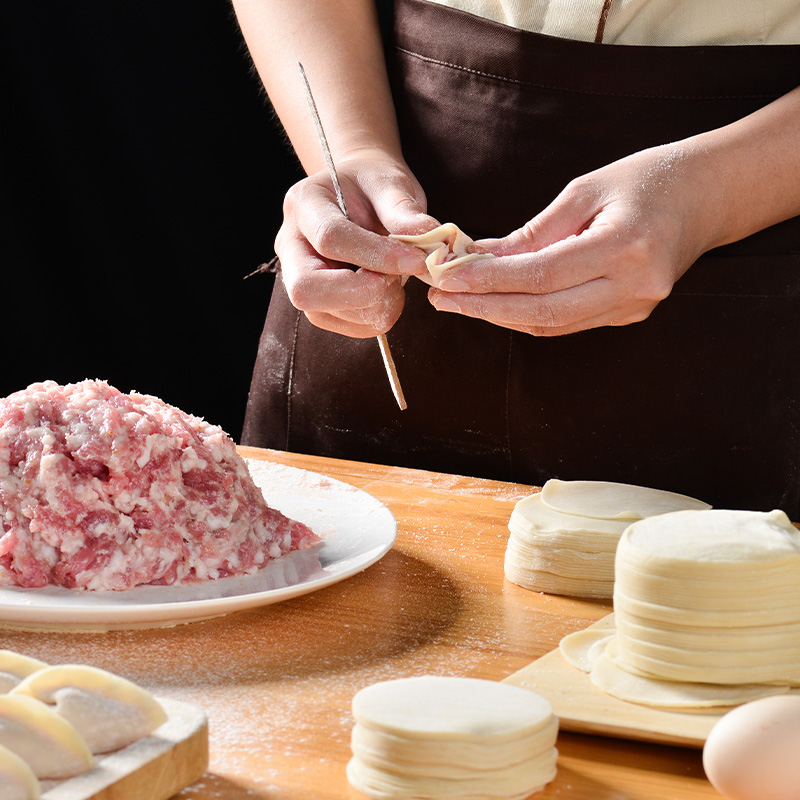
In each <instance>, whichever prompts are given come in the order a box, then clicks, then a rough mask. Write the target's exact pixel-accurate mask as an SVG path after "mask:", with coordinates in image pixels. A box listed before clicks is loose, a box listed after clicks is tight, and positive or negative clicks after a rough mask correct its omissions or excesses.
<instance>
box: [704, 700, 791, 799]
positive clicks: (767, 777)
mask: <svg viewBox="0 0 800 800" xmlns="http://www.w3.org/2000/svg"><path fill="white" fill-rule="evenodd" d="M703 767H704V768H705V771H706V775H707V776H708V779H709V781H711V785H712V786H713V787H714V788H715V789H716V790H717V791H718V792H719V793H720V794H722V795H724V796H725V797H727V798H728V799H729V800H800V695H777V696H774V697H765V698H763V699H761V700H754V701H752V702H751V703H745V704H744V705H742V706H739V707H738V708H734V709H733V710H732V711H729V712H728V713H727V714H725V716H723V717H722V719H720V721H719V722H718V723H717V724H716V725H715V726H714V728H713V729H712V731H711V733H710V734H709V736H708V739H707V740H706V744H705V747H704V748H703Z"/></svg>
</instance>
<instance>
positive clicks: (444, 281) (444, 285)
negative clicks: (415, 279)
mask: <svg viewBox="0 0 800 800" xmlns="http://www.w3.org/2000/svg"><path fill="white" fill-rule="evenodd" d="M439 288H440V289H441V290H442V291H444V292H468V291H469V286H467V284H466V283H464V281H462V280H461V279H460V278H447V277H444V278H441V279H440V280H439Z"/></svg>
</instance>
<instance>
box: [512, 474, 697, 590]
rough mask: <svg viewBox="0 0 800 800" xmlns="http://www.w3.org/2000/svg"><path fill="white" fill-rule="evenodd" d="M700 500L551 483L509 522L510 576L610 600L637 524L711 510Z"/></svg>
mask: <svg viewBox="0 0 800 800" xmlns="http://www.w3.org/2000/svg"><path fill="white" fill-rule="evenodd" d="M707 508H709V506H708V504H707V503H704V502H702V501H701V500H695V499H694V498H693V497H685V496H684V495H679V494H674V493H672V492H664V491H661V490H659V489H649V488H647V487H644V486H633V485H630V484H623V483H611V482H608V481H561V480H556V479H551V480H549V481H547V483H545V485H544V487H543V488H542V491H541V492H539V493H537V494H533V495H530V496H529V497H526V498H524V499H522V500H520V501H519V502H518V503H517V504H516V506H515V507H514V511H513V512H512V514H511V517H510V519H509V521H508V529H509V531H510V534H511V535H510V536H509V539H508V546H507V547H506V555H505V565H504V569H505V576H506V578H508V580H510V581H511V582H512V583H516V584H517V585H518V586H522V587H524V588H526V589H532V590H534V591H538V592H548V593H550V594H562V595H568V596H571V597H592V598H600V599H610V598H611V596H612V594H613V591H614V554H615V552H616V549H617V543H618V542H619V539H620V536H622V533H623V532H624V530H625V529H626V528H627V527H628V525H630V524H631V522H633V521H634V520H635V519H640V518H642V517H645V516H651V515H657V514H663V513H665V512H667V511H675V510H677V509H707Z"/></svg>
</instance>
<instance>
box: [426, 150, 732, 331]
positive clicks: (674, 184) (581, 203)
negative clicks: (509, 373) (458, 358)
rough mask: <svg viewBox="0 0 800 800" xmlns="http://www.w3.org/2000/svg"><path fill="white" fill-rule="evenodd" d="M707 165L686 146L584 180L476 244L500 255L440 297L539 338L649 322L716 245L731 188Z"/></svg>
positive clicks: (478, 264) (481, 262) (437, 301)
mask: <svg viewBox="0 0 800 800" xmlns="http://www.w3.org/2000/svg"><path fill="white" fill-rule="evenodd" d="M707 162H708V159H707V158H705V157H704V153H703V151H702V148H693V147H691V146H690V145H687V144H686V143H678V144H672V145H664V146H662V147H657V148H653V149H650V150H645V151H642V152H639V153H636V154H634V155H632V156H629V157H627V158H624V159H622V160H620V161H616V162H614V163H612V164H610V165H608V166H606V167H603V168H602V169H599V170H597V171H595V172H592V173H590V174H588V175H584V176H582V177H580V178H577V179H576V180H574V181H572V182H571V183H570V184H569V185H568V186H567V187H566V188H565V189H564V190H563V191H562V192H561V194H560V195H559V196H558V197H557V198H556V199H555V200H554V201H553V203H551V204H550V206H548V207H547V208H546V209H545V210H544V211H542V212H541V213H540V214H539V215H538V216H536V217H535V218H533V219H532V220H530V221H529V222H528V223H527V224H526V225H525V226H523V227H522V228H520V229H518V230H516V231H514V232H513V233H511V234H509V235H508V236H506V237H505V238H502V239H493V240H482V241H480V242H476V243H475V244H474V245H473V247H472V248H471V249H474V250H476V251H478V252H489V253H492V254H493V255H495V256H497V257H496V258H494V259H478V260H477V261H473V262H471V263H467V264H464V265H462V266H459V267H456V268H454V269H453V270H452V271H451V272H448V273H447V276H446V277H445V279H443V281H442V282H441V283H440V288H439V289H431V290H430V292H429V295H428V296H429V299H430V301H431V303H432V304H433V305H434V306H435V307H436V308H437V309H439V310H442V311H452V312H457V313H461V314H465V315H466V316H470V317H477V318H480V319H484V320H487V321H488V322H492V323H494V324H496V325H501V326H503V327H506V328H512V329H513V330H518V331H522V332H524V333H530V334H533V335H535V336H556V335H560V334H566V333H573V332H575V331H581V330H587V329H589V328H596V327H599V326H604V325H628V324H631V323H634V322H639V321H641V320H643V319H645V318H646V317H648V316H649V315H650V313H651V312H652V310H653V309H654V308H655V307H656V305H658V303H659V302H660V301H661V300H663V299H664V298H665V297H667V296H668V295H669V293H670V292H671V290H672V287H673V285H674V284H675V282H676V281H677V280H678V278H680V276H681V275H683V273H684V272H685V271H686V270H687V269H688V268H689V267H690V266H691V265H692V264H693V263H694V261H695V260H696V259H697V258H698V257H699V256H700V255H701V254H702V253H703V252H705V251H706V250H707V249H710V247H713V246H715V244H716V243H717V242H716V238H715V237H717V235H718V231H717V225H716V224H715V213H716V212H715V206H716V205H717V204H718V203H721V202H722V199H723V197H724V194H725V192H724V186H720V185H717V184H718V182H719V179H718V178H717V177H716V174H715V172H714V170H713V169H710V168H709V164H708V163H707Z"/></svg>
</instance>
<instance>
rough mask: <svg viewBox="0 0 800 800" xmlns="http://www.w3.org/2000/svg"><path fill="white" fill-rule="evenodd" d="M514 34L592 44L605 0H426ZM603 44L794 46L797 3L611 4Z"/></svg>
mask: <svg viewBox="0 0 800 800" xmlns="http://www.w3.org/2000/svg"><path fill="white" fill-rule="evenodd" d="M430 1H431V2H434V3H440V4H441V5H445V6H451V7H453V8H458V9H461V10H462V11H468V12H470V13H471V14H476V15H477V16H480V17H485V18H487V19H490V20H494V21H495V22H502V23H504V24H506V25H511V26H513V27H515V28H521V29H523V30H528V31H534V32H535V33H544V34H547V35H549V36H560V37H563V38H566V39H577V40H579V41H587V42H591V41H594V38H595V33H596V31H597V24H598V21H599V19H600V15H601V12H602V10H603V0H430ZM603 41H604V42H605V43H606V44H631V45H650V46H653V45H697V44H716V45H725V44H798V43H800V0H613V2H612V4H611V10H610V12H609V14H608V17H607V19H606V24H605V31H604V35H603Z"/></svg>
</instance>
